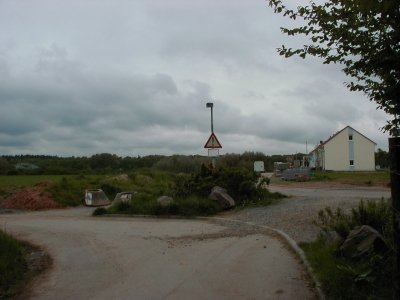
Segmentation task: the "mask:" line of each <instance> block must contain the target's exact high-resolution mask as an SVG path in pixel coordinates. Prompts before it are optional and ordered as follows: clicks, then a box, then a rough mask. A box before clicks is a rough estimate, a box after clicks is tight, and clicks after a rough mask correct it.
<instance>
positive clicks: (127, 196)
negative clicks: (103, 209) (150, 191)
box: [113, 192, 136, 205]
mask: <svg viewBox="0 0 400 300" xmlns="http://www.w3.org/2000/svg"><path fill="white" fill-rule="evenodd" d="M135 194H136V192H121V193H118V194H116V195H115V198H114V201H113V204H114V205H115V204H117V203H119V202H123V203H128V204H130V203H131V201H132V199H133V197H134V196H135Z"/></svg>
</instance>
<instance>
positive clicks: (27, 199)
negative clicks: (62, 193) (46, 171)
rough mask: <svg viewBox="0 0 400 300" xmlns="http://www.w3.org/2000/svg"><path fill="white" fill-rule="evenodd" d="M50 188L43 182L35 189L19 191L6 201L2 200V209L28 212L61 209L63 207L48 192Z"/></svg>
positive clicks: (0, 203) (28, 188) (0, 204)
mask: <svg viewBox="0 0 400 300" xmlns="http://www.w3.org/2000/svg"><path fill="white" fill-rule="evenodd" d="M48 186H49V183H48V182H42V183H39V184H37V185H35V186H33V187H27V188H23V189H20V190H17V191H15V192H13V193H12V194H10V195H8V196H7V197H5V198H4V199H0V207H2V208H11V209H28V210H40V209H51V208H61V207H62V206H61V205H60V204H58V203H57V202H55V201H54V199H53V198H52V197H51V195H50V194H49V193H48V192H46V188H47V187H48Z"/></svg>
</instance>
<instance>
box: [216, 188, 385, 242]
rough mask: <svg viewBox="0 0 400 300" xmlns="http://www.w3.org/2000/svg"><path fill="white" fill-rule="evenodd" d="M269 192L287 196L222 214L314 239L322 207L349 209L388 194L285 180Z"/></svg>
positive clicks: (294, 236) (298, 238) (300, 238)
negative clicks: (363, 200)
mask: <svg viewBox="0 0 400 300" xmlns="http://www.w3.org/2000/svg"><path fill="white" fill-rule="evenodd" d="M269 190H270V191H274V192H281V193H283V194H285V195H288V196H289V197H288V198H285V199H282V200H281V201H280V202H279V203H277V204H273V205H270V206H268V207H257V208H249V209H245V210H242V211H239V212H232V213H229V214H227V215H225V216H224V217H226V218H230V219H235V220H240V221H245V222H253V223H256V224H260V225H267V226H270V227H273V228H276V229H280V230H282V231H284V232H285V233H287V234H288V235H289V236H290V237H291V238H292V239H294V240H295V241H296V242H302V241H305V242H308V241H312V240H314V239H315V238H316V237H317V235H318V232H319V229H318V227H317V226H316V225H314V224H313V221H314V220H316V219H317V216H318V212H319V211H320V210H321V209H324V208H325V207H331V208H336V207H340V208H342V209H344V210H350V209H351V208H352V207H355V206H357V205H358V203H359V202H360V200H361V199H381V198H382V197H383V198H385V199H386V198H389V197H390V189H389V188H386V187H366V186H354V185H343V184H321V183H310V182H306V183H285V184H272V185H270V186H269Z"/></svg>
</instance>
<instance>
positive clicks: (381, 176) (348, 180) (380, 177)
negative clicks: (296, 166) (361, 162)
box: [312, 171, 390, 186]
mask: <svg viewBox="0 0 400 300" xmlns="http://www.w3.org/2000/svg"><path fill="white" fill-rule="evenodd" d="M312 180H313V181H332V182H337V183H344V184H354V185H371V186H372V185H382V186H387V185H388V184H389V182H390V174H389V172H388V171H376V172H329V171H325V172H324V171H316V172H315V173H314V174H313V176H312Z"/></svg>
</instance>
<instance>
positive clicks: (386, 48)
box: [268, 0, 400, 299]
mask: <svg viewBox="0 0 400 300" xmlns="http://www.w3.org/2000/svg"><path fill="white" fill-rule="evenodd" d="M268 3H269V6H270V7H272V8H274V11H275V12H276V13H280V14H283V15H284V16H287V17H289V18H291V19H293V20H295V19H298V18H300V19H303V21H304V24H303V25H302V26H299V27H295V28H291V29H288V28H281V30H282V32H283V33H285V34H287V35H289V36H294V35H305V36H309V37H310V40H309V44H308V45H304V46H303V47H301V48H298V49H292V48H286V47H285V46H284V45H283V46H282V47H281V48H279V49H278V52H279V54H280V55H283V56H285V57H291V56H293V55H298V56H300V57H302V58H305V57H306V56H308V55H311V56H316V57H320V58H322V59H323V63H324V64H330V63H337V64H340V65H342V66H343V69H342V70H343V72H344V73H345V74H346V75H347V76H348V77H349V78H350V79H351V80H350V82H348V83H346V86H347V87H348V88H349V89H350V90H351V91H361V92H363V93H364V94H365V95H366V96H367V97H368V98H369V100H371V101H375V102H376V103H377V106H378V108H379V109H383V110H384V111H385V112H386V113H387V114H389V115H390V116H391V118H392V119H391V120H389V121H387V123H386V125H385V126H384V127H383V128H382V129H383V130H384V131H388V132H390V133H391V134H392V135H393V136H395V137H393V138H390V139H389V153H390V161H391V175H390V177H391V190H392V207H393V217H394V245H395V249H394V250H395V252H396V253H397V255H396V259H397V261H396V264H395V267H394V277H393V285H394V293H393V299H399V298H400V287H399V285H400V137H398V136H399V130H398V128H399V127H400V118H399V116H400V1H399V0H325V1H324V2H323V3H322V4H317V3H315V2H313V1H312V0H310V2H309V5H308V6H299V7H297V9H294V10H292V9H289V8H287V6H285V5H284V4H283V3H282V1H281V0H268Z"/></svg>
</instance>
